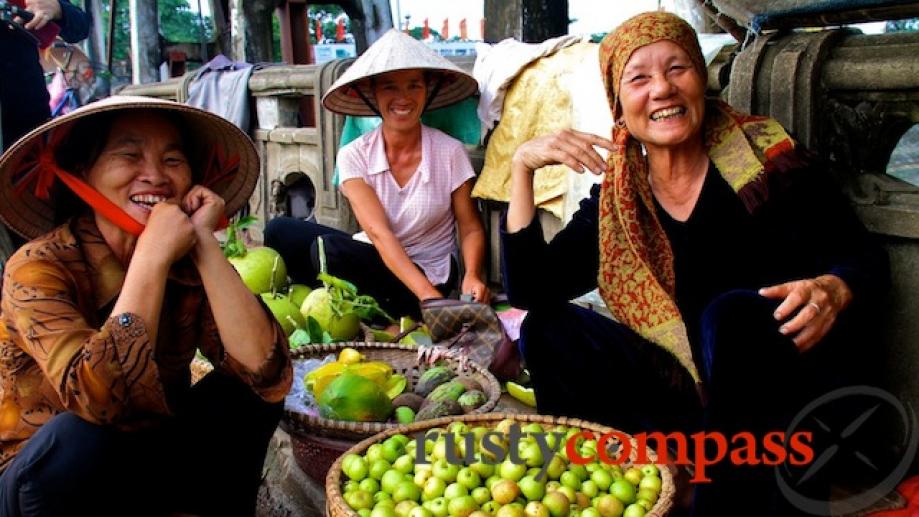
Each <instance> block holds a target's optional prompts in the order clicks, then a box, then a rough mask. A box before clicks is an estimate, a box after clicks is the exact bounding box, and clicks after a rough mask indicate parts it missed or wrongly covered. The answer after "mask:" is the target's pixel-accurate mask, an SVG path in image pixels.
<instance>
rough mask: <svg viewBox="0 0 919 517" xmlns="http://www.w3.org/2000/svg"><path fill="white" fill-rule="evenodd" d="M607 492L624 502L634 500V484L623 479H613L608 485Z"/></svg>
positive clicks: (627, 502) (628, 502)
mask: <svg viewBox="0 0 919 517" xmlns="http://www.w3.org/2000/svg"><path fill="white" fill-rule="evenodd" d="M609 493H610V495H613V496H615V497H616V499H619V500H620V501H622V502H623V503H625V504H632V503H634V502H635V485H633V484H631V483H629V482H628V481H626V480H625V479H617V480H616V481H613V484H612V485H610V487H609Z"/></svg>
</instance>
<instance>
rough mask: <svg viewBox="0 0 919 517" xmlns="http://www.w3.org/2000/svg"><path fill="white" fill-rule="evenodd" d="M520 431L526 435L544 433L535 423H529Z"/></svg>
mask: <svg viewBox="0 0 919 517" xmlns="http://www.w3.org/2000/svg"><path fill="white" fill-rule="evenodd" d="M520 430H521V431H523V432H524V433H528V434H543V433H545V432H546V431H545V430H544V429H543V428H542V426H541V425H539V424H537V423H536V422H530V423H529V424H527V425H525V426H523V427H522V428H521V429H520Z"/></svg>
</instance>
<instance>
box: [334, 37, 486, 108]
mask: <svg viewBox="0 0 919 517" xmlns="http://www.w3.org/2000/svg"><path fill="white" fill-rule="evenodd" d="M411 69H422V70H431V71H434V72H439V73H440V74H441V81H440V87H439V89H437V90H436V91H431V92H429V94H433V95H434V98H433V99H429V102H428V106H427V109H436V108H442V107H444V106H449V105H451V104H454V103H457V102H459V101H461V100H463V99H465V98H466V97H469V96H470V95H474V94H475V93H476V92H478V89H479V86H478V83H477V82H476V80H475V79H474V78H473V77H472V76H471V75H469V74H467V73H466V72H464V71H463V70H462V69H461V68H460V67H458V66H456V65H454V64H453V63H451V62H450V61H448V60H447V59H446V58H444V57H442V56H440V55H439V54H437V53H436V52H434V51H433V50H431V49H430V48H428V46H427V45H425V44H424V43H422V42H420V41H418V40H416V39H415V38H413V37H411V36H409V35H407V34H403V33H402V32H401V31H398V30H396V29H392V30H390V31H389V32H387V33H386V34H384V35H383V37H382V38H380V39H379V40H377V41H376V43H374V44H373V45H371V46H370V48H368V49H367V51H366V52H364V53H363V54H361V56H360V57H359V58H357V60H356V61H355V62H354V64H352V65H351V67H350V68H348V70H346V71H345V73H344V74H342V76H341V77H339V78H338V80H337V81H335V84H333V85H332V88H331V89H330V90H329V92H328V93H326V94H325V96H324V97H323V98H322V105H323V106H325V107H326V109H329V110H331V111H334V112H336V113H341V114H343V115H356V116H359V117H371V116H376V115H377V113H376V112H375V111H374V109H372V108H371V107H370V106H368V105H367V103H366V102H365V101H364V99H365V98H366V99H367V100H368V101H369V102H374V100H373V92H372V91H371V89H370V82H369V81H367V80H366V79H369V78H370V77H373V76H375V75H379V74H383V73H386V72H392V71H394V70H411ZM358 89H360V92H358ZM361 94H363V98H362V96H361Z"/></svg>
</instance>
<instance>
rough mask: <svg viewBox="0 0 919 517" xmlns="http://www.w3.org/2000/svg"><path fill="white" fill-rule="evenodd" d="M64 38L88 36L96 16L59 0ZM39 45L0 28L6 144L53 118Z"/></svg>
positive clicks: (0, 107)
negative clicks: (40, 60) (39, 56)
mask: <svg viewBox="0 0 919 517" xmlns="http://www.w3.org/2000/svg"><path fill="white" fill-rule="evenodd" d="M58 1H59V2H60V5H61V19H60V20H54V23H56V24H58V26H60V28H61V32H60V37H61V38H63V39H64V41H67V42H68V43H76V42H78V41H80V40H83V39H85V38H86V36H87V35H88V34H89V28H90V26H91V25H92V18H91V17H90V16H89V15H88V14H86V13H84V12H83V11H82V10H80V8H78V7H76V6H75V5H73V4H71V3H70V2H69V1H68V0H58ZM38 52H39V50H38V47H37V46H35V43H34V42H32V41H31V40H30V39H29V38H27V37H25V36H24V35H22V34H20V33H19V32H17V31H13V30H7V29H6V28H5V27H2V28H0V117H2V122H3V147H4V148H9V147H10V146H11V145H13V142H15V141H16V140H17V139H18V138H19V137H20V136H22V135H24V134H26V133H27V132H29V131H30V130H32V129H34V128H35V127H37V126H38V125H40V124H41V123H43V122H45V121H46V120H48V119H49V118H51V108H50V107H49V106H48V101H49V97H48V90H47V88H46V86H45V76H44V72H43V71H42V67H41V63H40V62H39V58H38Z"/></svg>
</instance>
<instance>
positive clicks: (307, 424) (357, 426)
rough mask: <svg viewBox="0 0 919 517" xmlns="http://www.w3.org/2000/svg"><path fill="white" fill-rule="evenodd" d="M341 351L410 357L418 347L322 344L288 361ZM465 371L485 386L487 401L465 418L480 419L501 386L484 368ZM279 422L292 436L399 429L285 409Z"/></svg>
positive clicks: (367, 433) (392, 425)
mask: <svg viewBox="0 0 919 517" xmlns="http://www.w3.org/2000/svg"><path fill="white" fill-rule="evenodd" d="M344 348H354V349H356V350H361V349H364V350H366V349H382V350H401V351H405V352H409V353H412V354H417V353H418V347H416V346H412V345H405V344H402V343H382V342H366V341H354V342H341V343H324V344H317V345H307V346H304V347H302V348H298V349H296V350H292V351H291V360H296V359H303V358H305V357H313V356H316V355H320V354H322V355H325V354H329V353H334V352H339V351H341V350H342V349H344ZM445 359H446V360H447V361H448V363H450V366H451V368H453V370H454V371H456V372H461V371H462V370H460V369H459V367H458V364H459V359H457V358H455V357H453V356H452V355H447V356H446V357H445ZM467 365H468V369H469V370H471V371H473V372H475V373H476V374H478V375H480V376H481V377H482V378H483V379H484V380H485V383H482V384H483V386H482V390H483V391H484V392H485V394H486V395H488V400H487V401H485V403H484V404H482V405H481V406H479V407H478V408H476V409H475V410H473V411H472V412H470V413H469V415H482V414H486V413H488V412H490V411H491V410H492V409H494V408H495V406H496V405H497V404H498V399H500V398H501V384H499V383H498V379H496V378H495V376H494V375H492V373H491V372H489V371H488V369H487V368H485V367H483V366H481V365H479V364H476V363H475V362H473V361H468V362H467ZM294 382H298V380H297V379H294ZM429 421H430V420H425V421H423V422H429ZM283 422H284V423H285V424H287V425H286V428H287V431H288V432H293V433H304V434H305V433H309V432H310V430H311V428H318V429H320V430H322V431H327V432H329V431H330V432H332V434H334V433H335V432H343V433H347V434H350V435H352V436H353V435H358V436H360V437H366V436H371V435H373V434H376V433H379V432H381V431H385V430H388V429H395V428H398V427H400V424H398V423H389V422H348V421H344V420H330V419H328V418H322V417H320V416H312V415H307V414H304V413H300V412H297V411H290V410H288V409H287V408H286V407H285V408H284V418H283Z"/></svg>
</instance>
